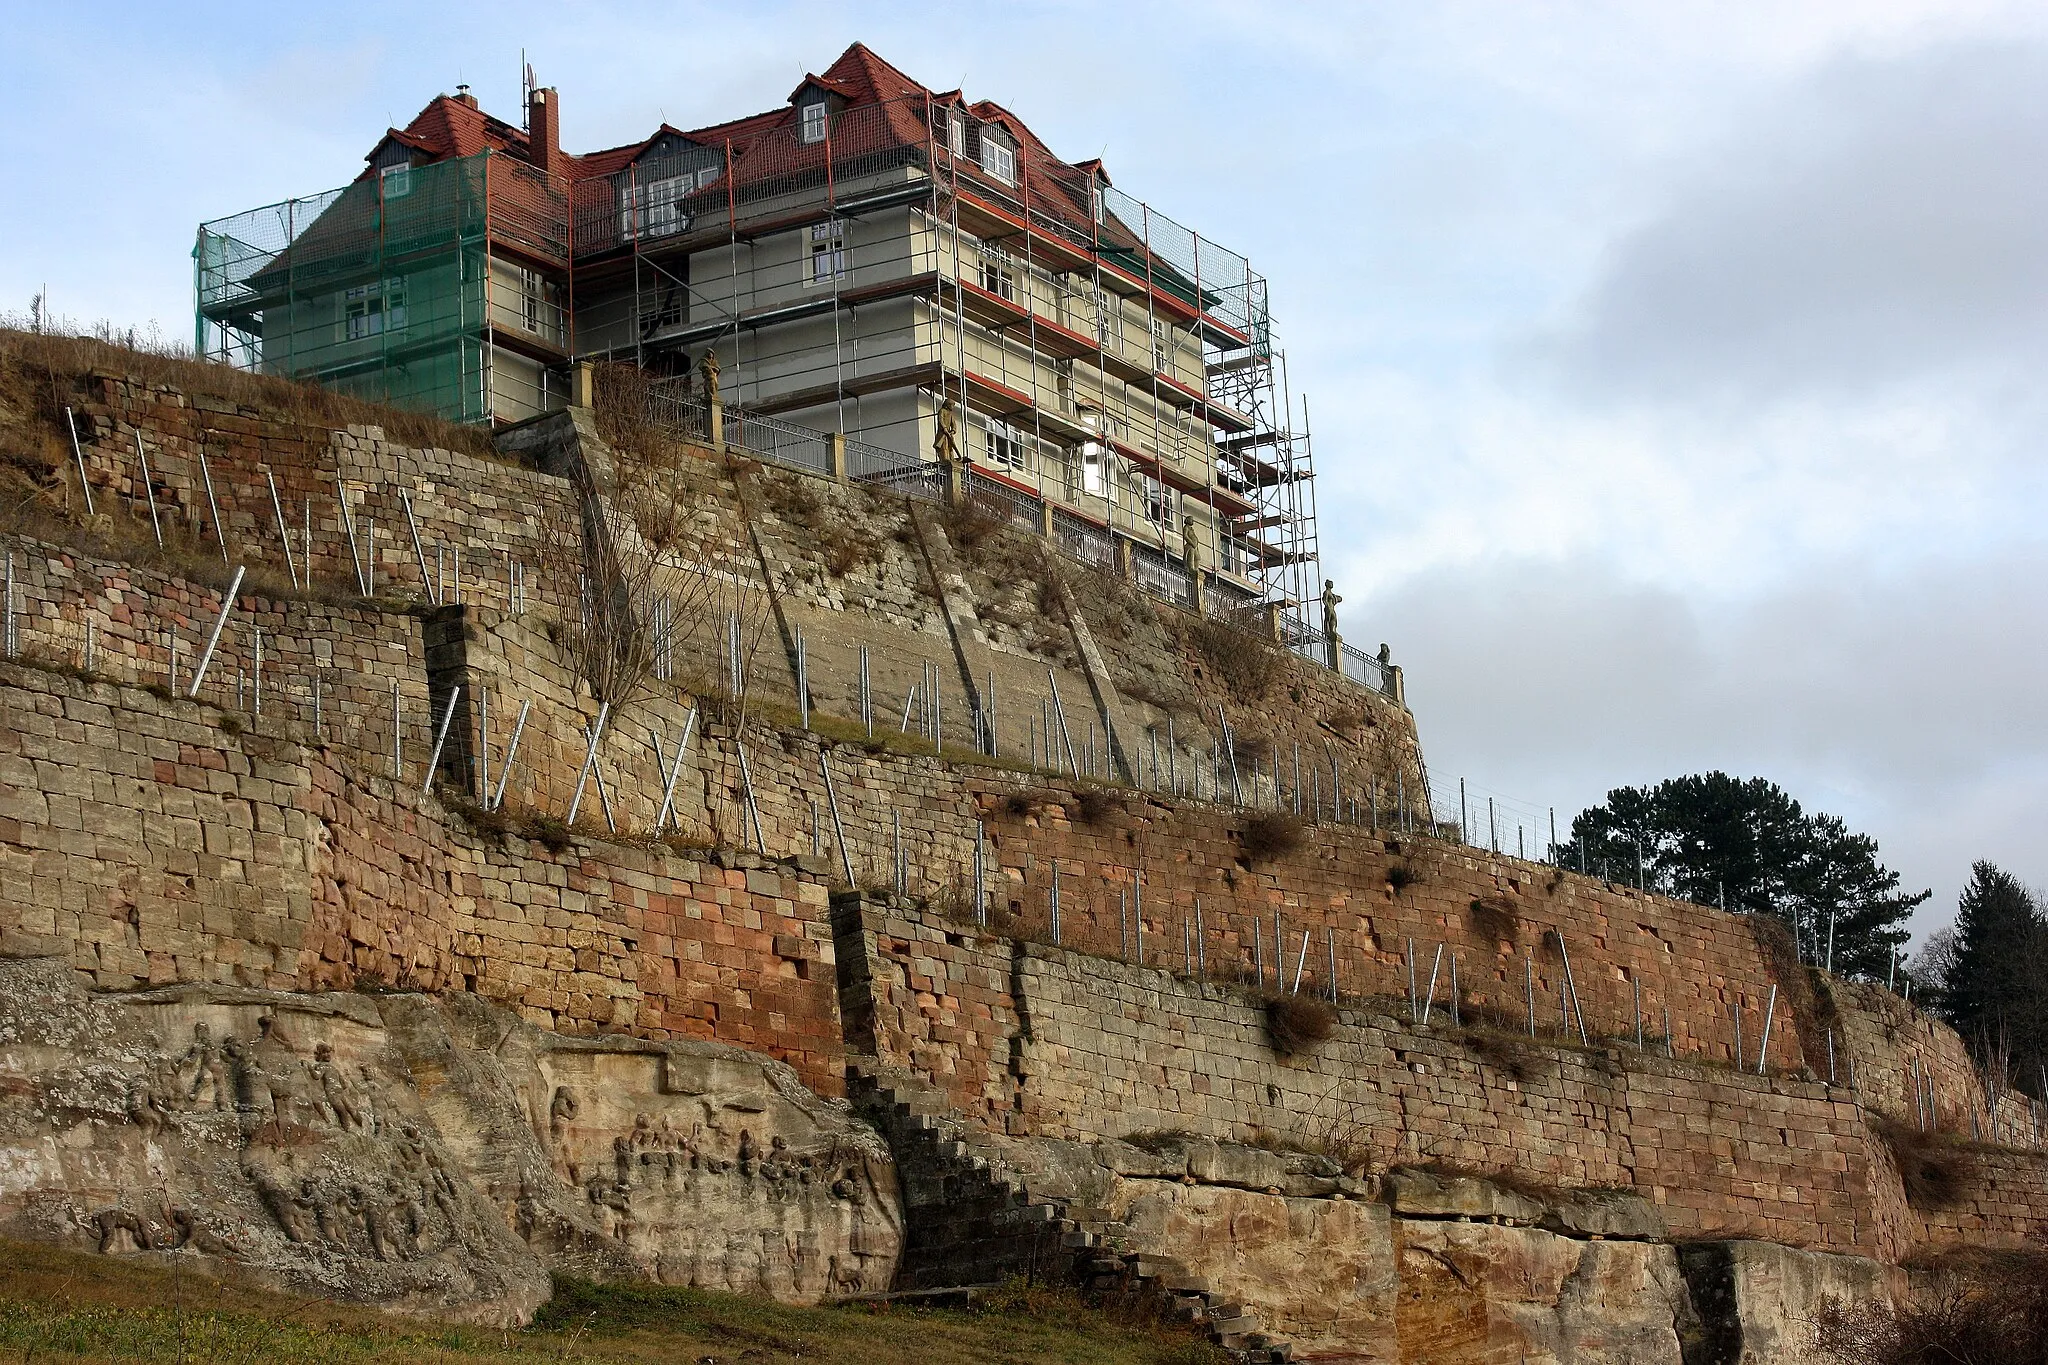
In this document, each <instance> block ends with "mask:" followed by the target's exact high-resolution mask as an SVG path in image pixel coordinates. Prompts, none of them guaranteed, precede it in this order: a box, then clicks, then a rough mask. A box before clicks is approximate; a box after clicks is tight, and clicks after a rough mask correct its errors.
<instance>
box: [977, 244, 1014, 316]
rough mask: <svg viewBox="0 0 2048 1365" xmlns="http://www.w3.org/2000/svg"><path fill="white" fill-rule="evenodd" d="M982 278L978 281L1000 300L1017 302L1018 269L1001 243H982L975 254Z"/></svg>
mask: <svg viewBox="0 0 2048 1365" xmlns="http://www.w3.org/2000/svg"><path fill="white" fill-rule="evenodd" d="M975 256H976V258H977V259H978V261H979V263H980V272H979V273H980V275H981V278H980V279H979V280H978V281H976V283H978V284H980V285H981V287H982V288H983V289H984V290H986V291H987V292H989V293H991V294H994V295H995V296H996V297H997V298H999V299H1008V300H1009V301H1010V302H1012V303H1015V302H1016V301H1017V267H1016V263H1015V262H1014V261H1012V260H1011V259H1010V253H1009V252H1007V251H1005V250H1004V249H1003V247H1002V245H1001V244H1000V243H997V242H982V243H981V244H980V245H979V247H978V249H977V250H976V252H975Z"/></svg>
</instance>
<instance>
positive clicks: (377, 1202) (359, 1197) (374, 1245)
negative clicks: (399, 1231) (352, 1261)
mask: <svg viewBox="0 0 2048 1365" xmlns="http://www.w3.org/2000/svg"><path fill="white" fill-rule="evenodd" d="M348 1207H349V1212H351V1213H353V1214H355V1215H357V1216H359V1217H360V1218H361V1219H362V1220H363V1232H364V1234H365V1235H366V1236H368V1237H369V1239H370V1254H371V1255H372V1256H375V1257H376V1258H377V1259H378V1260H380V1261H395V1260H398V1259H399V1256H398V1254H397V1253H398V1250H399V1248H398V1242H397V1238H396V1237H395V1236H394V1235H393V1234H394V1232H395V1231H396V1229H394V1228H393V1227H392V1226H391V1210H390V1208H389V1206H388V1205H386V1204H385V1202H384V1201H383V1200H382V1199H380V1198H378V1197H377V1195H376V1194H374V1193H372V1192H370V1191H368V1190H365V1189H364V1188H363V1187H362V1186H360V1185H351V1186H349V1187H348Z"/></svg>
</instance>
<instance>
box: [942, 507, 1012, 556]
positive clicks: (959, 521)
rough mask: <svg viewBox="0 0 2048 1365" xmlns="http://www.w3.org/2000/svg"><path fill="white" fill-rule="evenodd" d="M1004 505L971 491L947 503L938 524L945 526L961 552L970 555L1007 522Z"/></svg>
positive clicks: (948, 538) (948, 536)
mask: <svg viewBox="0 0 2048 1365" xmlns="http://www.w3.org/2000/svg"><path fill="white" fill-rule="evenodd" d="M1008 520H1009V518H1008V517H1007V516H1005V515H1004V512H1003V509H1002V506H1001V505H1000V504H999V503H997V502H996V501H995V500H994V499H992V498H987V497H983V496H981V495H979V494H969V495H968V496H966V497H964V498H962V499H960V500H959V501H958V502H952V503H948V504H947V505H946V506H945V508H944V509H943V510H942V511H941V512H940V513H939V524H940V525H941V526H943V527H945V529H946V539H947V540H949V541H951V542H952V544H953V548H954V549H956V550H958V551H960V552H961V553H962V554H968V555H971V554H973V553H974V552H975V551H977V550H979V549H980V548H981V546H982V543H983V542H984V541H986V540H988V538H989V537H991V536H993V535H994V534H995V533H996V532H997V531H1000V530H1001V529H1002V528H1003V526H1004V525H1005V524H1006V523H1007V522H1008Z"/></svg>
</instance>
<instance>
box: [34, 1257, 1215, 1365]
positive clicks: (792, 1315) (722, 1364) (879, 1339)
mask: <svg viewBox="0 0 2048 1365" xmlns="http://www.w3.org/2000/svg"><path fill="white" fill-rule="evenodd" d="M0 1351H6V1352H8V1353H10V1354H12V1355H14V1356H16V1357H18V1358H19V1359H23V1360H40V1359H48V1358H54V1359H59V1360H67V1361H149V1362H152V1363H154V1362H167V1361H177V1360H184V1361H188V1362H214V1361H218V1362H221V1365H250V1363H251V1362H258V1361H261V1362H271V1361H277V1362H288V1363H289V1365H355V1363H356V1362H377V1363H378V1365H382V1363H383V1362H392V1363H393V1365H396V1363H398V1362H407V1363H408V1365H409V1363H410V1362H435V1365H441V1363H443V1362H447V1363H448V1365H453V1363H454V1362H473V1363H474V1365H500V1363H502V1365H529V1363H530V1365H541V1362H555V1363H556V1365H561V1363H562V1362H570V1361H574V1362H591V1361H647V1362H654V1361H660V1362H664V1365H666V1363H667V1362H674V1361H689V1362H695V1361H704V1360H711V1361H716V1362H718V1363H719V1365H728V1362H738V1361H742V1360H747V1361H758V1362H761V1365H770V1363H771V1362H785V1361H790V1360H797V1361H807V1360H818V1361H828V1360H829V1361H834V1362H845V1363H846V1365H885V1363H886V1365H896V1362H899V1361H903V1360H910V1359H914V1360H917V1361H919V1362H920V1365H979V1363H980V1362H984V1361H1008V1362H1016V1363H1017V1365H1054V1362H1062V1363H1071V1365H1222V1362H1223V1361H1224V1356H1223V1354H1222V1353H1221V1352H1219V1351H1217V1350H1215V1349H1214V1348H1212V1347H1210V1346H1209V1345H1207V1344H1206V1343H1204V1342H1202V1341H1199V1340H1197V1339H1196V1338H1195V1337H1193V1336H1191V1335H1189V1334H1188V1333H1186V1332H1184V1331H1180V1330H1178V1329H1175V1328H1171V1327H1167V1326H1164V1325H1162V1324H1160V1323H1158V1322H1156V1321H1154V1320H1152V1319H1151V1318H1150V1317H1149V1316H1148V1315H1146V1314H1145V1313H1143V1312H1141V1311H1138V1310H1130V1311H1117V1310H1115V1309H1105V1308H1097V1307H1093V1306H1090V1305H1088V1304H1086V1303H1084V1302H1082V1301H1081V1300H1080V1299H1079V1298H1077V1297H1075V1296H1073V1295H1071V1294H1067V1293H1064V1292H1060V1291H1054V1290H1048V1289H1043V1288H1035V1287H1027V1286H1022V1285H1017V1286H1010V1287H1006V1288H1005V1289H1003V1290H1000V1291H997V1292H994V1293H991V1294H990V1295H989V1296H988V1297H987V1301H986V1304H985V1306H983V1307H979V1308H976V1309H964V1310H963V1309H925V1308H914V1307H909V1306H906V1305H900V1304H860V1303H856V1304H847V1305H841V1306H826V1307H817V1308H795V1307H790V1306H788V1305H785V1304H779V1303H775V1302H773V1301H771V1300H768V1299H756V1298H748V1297H743V1296H740V1295H736V1294H719V1293H713V1292H710V1291H706V1290H696V1289H676V1288H669V1287H666V1286H660V1285H647V1284H608V1285H599V1284H592V1283H590V1282H588V1281H582V1280H574V1279H567V1278H557V1279H556V1281H555V1293H554V1298H553V1299H552V1300H551V1301H550V1302H549V1303H548V1304H547V1305H545V1306H544V1307H543V1308H542V1309H541V1311H540V1313H539V1314H537V1315H536V1317H535V1320H534V1324H533V1325H532V1326H531V1327H527V1328H523V1329H522V1328H490V1327H472V1326H462V1325H457V1324H452V1323H441V1322H434V1321H430V1320H424V1319H419V1318H406V1317H398V1316H395V1315H391V1314H386V1313H381V1312H378V1311H376V1310H374V1309H369V1308H362V1307H355V1306H351V1305H345V1304H337V1303H333V1302H330V1301H326V1300H317V1299H304V1298H298V1297H294V1296H291V1295H285V1294H276V1293H269V1292H266V1291H262V1290H257V1289H253V1288H248V1287H245V1286H243V1285H240V1284H237V1283H235V1282H234V1281H233V1280H225V1281H221V1280H211V1279H207V1278H204V1277H202V1276H200V1275H198V1274H196V1273H194V1272H193V1271H192V1270H189V1269H185V1268H182V1267H171V1266H167V1265H165V1264H163V1263H162V1262H160V1261H153V1262H145V1261H142V1260H140V1259H134V1260H131V1259H128V1258H125V1257H120V1258H114V1257H104V1256H87V1255H81V1254H78V1253H75V1252H65V1251H57V1250H53V1249H51V1248H48V1247H40V1246H25V1245H21V1244H17V1243H0Z"/></svg>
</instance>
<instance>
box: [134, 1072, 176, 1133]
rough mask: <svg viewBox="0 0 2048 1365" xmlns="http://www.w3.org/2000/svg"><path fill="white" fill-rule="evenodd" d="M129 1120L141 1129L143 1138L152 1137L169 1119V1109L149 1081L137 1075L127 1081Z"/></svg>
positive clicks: (161, 1129)
mask: <svg viewBox="0 0 2048 1365" xmlns="http://www.w3.org/2000/svg"><path fill="white" fill-rule="evenodd" d="M126 1108H127V1111H128V1118H129V1121H130V1122H132V1123H133V1124H134V1125H135V1126H136V1127H138V1128H140V1129H141V1130H142V1136H143V1137H144V1139H149V1138H154V1137H155V1136H156V1135H157V1134H158V1133H160V1132H162V1131H163V1129H164V1126H165V1125H166V1124H168V1123H169V1122H170V1121H171V1111H170V1110H169V1109H168V1108H167V1107H166V1106H165V1105H164V1102H163V1101H162V1100H160V1099H158V1098H157V1096H156V1092H155V1091H154V1090H152V1089H151V1088H150V1085H149V1082H148V1081H145V1080H142V1079H140V1078H139V1077H138V1078H137V1079H135V1080H133V1081H130V1082H129V1083H128V1103H127V1105H126Z"/></svg>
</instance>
